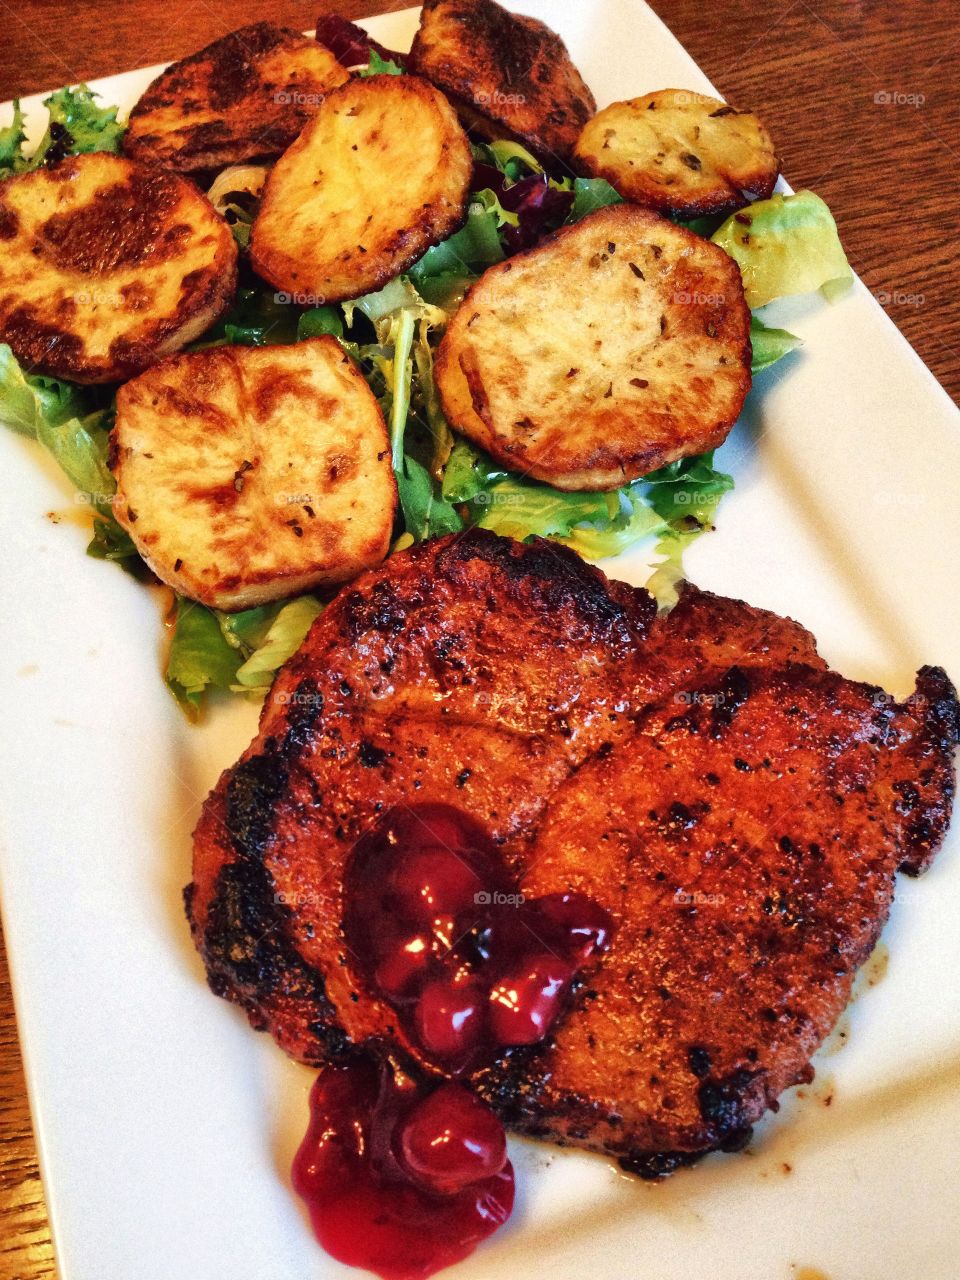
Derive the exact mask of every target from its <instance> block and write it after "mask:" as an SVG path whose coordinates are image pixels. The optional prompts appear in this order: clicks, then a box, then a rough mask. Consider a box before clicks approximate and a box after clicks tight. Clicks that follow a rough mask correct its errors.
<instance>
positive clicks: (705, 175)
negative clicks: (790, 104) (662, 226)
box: [575, 89, 780, 218]
mask: <svg viewBox="0 0 960 1280" xmlns="http://www.w3.org/2000/svg"><path fill="white" fill-rule="evenodd" d="M575 163H576V165H577V167H578V168H579V169H580V170H582V172H583V173H585V174H588V175H590V176H591V177H595V178H606V180H607V181H608V182H609V183H610V185H611V186H613V187H615V188H616V189H617V191H619V192H620V194H621V195H622V196H623V197H624V199H626V200H632V201H633V202H634V203H635V204H642V205H644V206H646V207H647V208H649V209H656V210H658V211H659V212H661V213H672V214H679V215H682V216H683V217H686V218H696V217H705V216H707V215H711V214H728V213H733V212H734V211H735V210H736V209H741V208H743V206H744V205H745V204H747V203H748V200H749V199H766V198H767V197H768V196H770V195H771V194H772V192H773V188H774V186H775V185H776V181H777V176H778V174H779V172H780V162H779V161H778V159H777V156H776V152H775V151H774V148H773V140H772V139H771V137H770V134H769V133H768V132H767V130H766V128H765V127H764V125H763V122H762V121H761V120H760V119H758V117H757V116H755V115H753V114H752V113H751V112H748V111H736V110H735V109H734V108H733V107H730V106H728V105H727V104H726V103H725V102H721V101H720V99H719V98H709V97H707V96H706V95H704V94H702V93H694V92H692V91H690V90H688V89H661V90H659V91H658V92H657V93H648V94H646V95H645V96H644V97H642V98H633V99H632V100H631V101H629V102H615V103H613V104H612V105H611V106H609V107H604V109H603V110H602V111H598V112H597V114H596V115H595V116H594V117H593V119H592V120H591V121H589V123H588V124H586V125H585V127H584V129H583V132H582V133H581V134H580V138H579V140H578V142H577V146H576V158H575Z"/></svg>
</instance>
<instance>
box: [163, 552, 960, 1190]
mask: <svg viewBox="0 0 960 1280" xmlns="http://www.w3.org/2000/svg"><path fill="white" fill-rule="evenodd" d="M957 733H958V713H957V703H956V698H955V694H954V691H953V689H952V687H951V685H950V684H949V681H948V680H947V679H946V677H945V676H944V674H943V673H942V672H940V671H938V670H936V669H932V668H930V669H927V668H925V669H924V670H923V671H921V673H920V676H919V679H918V684H917V691H916V693H915V694H914V695H913V697H912V698H911V699H908V701H907V702H906V703H904V704H897V703H895V702H893V700H891V699H890V698H889V697H888V696H887V695H886V694H884V693H883V692H882V691H881V690H878V689H875V688H872V687H870V686H867V685H862V684H856V683H853V682H851V681H847V680H844V679H843V678H842V677H840V676H838V675H836V674H835V673H833V672H831V671H828V670H827V669H826V666H825V664H824V663H823V661H822V660H821V659H820V658H819V657H818V655H817V653H816V648H815V645H814V642H813V639H812V637H811V636H810V635H809V633H807V632H805V631H804V630H803V629H802V628H801V627H800V626H798V625H797V624H796V623H794V622H791V621H789V620H787V619H783V618H779V617H777V616H776V615H774V614H770V613H765V612H763V611H762V610H757V609H753V608H751V607H749V606H748V605H745V604H743V603H741V602H739V601H735V600H726V599H723V598H721V597H716V596H711V595H709V594H707V593H704V592H700V591H698V590H696V589H695V588H693V587H690V586H688V587H686V589H685V590H684V592H683V594H682V596H681V600H680V603H679V604H678V605H677V606H676V608H675V609H674V610H673V611H672V613H670V614H669V615H667V616H665V617H663V616H657V614H656V609H655V605H654V602H653V600H652V599H651V598H650V596H649V595H647V593H646V592H644V591H642V590H636V589H633V588H631V587H628V586H625V585H624V584H622V583H616V582H610V581H608V580H607V579H605V578H604V576H603V575H602V574H601V573H600V572H599V571H597V570H596V569H593V568H590V567H588V566H587V565H585V564H584V563H583V562H582V561H580V560H579V559H578V558H577V557H576V556H575V555H573V554H572V553H570V552H568V551H566V550H564V549H562V548H559V547H557V546H555V545H553V544H550V543H546V542H541V541H535V542H533V543H530V544H527V545H520V544H518V543H514V542H511V541H509V540H506V539H501V538H497V537H495V536H494V535H492V534H486V533H482V532H473V533H470V534H467V535H463V536H457V537H451V538H445V539H439V540H436V541H433V542H430V543H427V544H423V545H421V546H419V547H416V548H414V549H412V550H411V551H409V552H407V553H402V554H400V555H397V556H394V557H393V558H392V559H391V560H390V561H388V562H387V564H385V565H384V566H382V567H381V568H379V569H377V570H374V571H372V572H370V573H368V574H366V575H364V576H363V577H362V578H361V579H359V580H358V581H357V582H356V583H355V584H354V585H353V586H352V587H350V588H347V589H346V590H345V591H343V592H342V593H341V594H340V596H338V597H337V599H336V600H335V601H334V602H333V604H332V605H331V606H330V607H329V608H328V610H327V611H326V613H325V614H324V615H323V616H322V617H321V618H320V619H319V620H318V622H317V623H316V624H315V626H314V628H313V630H312V632H311V633H310V635H309V637H308V639H307V641H306V643H305V644H304V646H303V647H302V648H301V650H300V651H299V653H298V654H297V655H296V656H295V657H294V658H293V659H292V660H291V661H290V662H289V663H288V664H287V666H286V667H285V668H284V669H283V671H282V672H281V673H280V675H279V676H278V678H277V681H276V683H275V685H274V688H273V690H272V692H271V695H270V698H269V701H268V703H267V705H266V707H265V709H264V713H263V717H262V720H261V726H260V732H259V734H258V736H257V738H256V739H255V741H254V742H253V744H252V745H251V747H250V748H249V750H248V751H247V752H246V753H245V755H244V756H243V758H242V759H241V761H240V762H239V763H238V764H237V765H236V766H235V767H234V768H232V769H230V770H228V771H227V772H226V773H225V774H224V775H223V777H222V778H221V780H220V782H219V784H218V786H217V787H216V789H215V790H214V792H213V793H212V795H211V796H210V798H209V800H208V801H207V804H206V806H205V808H204V812H203V816H202V818H201V821H200V824H199V826H198V828H197V832H196V843H195V858H194V880H193V884H192V885H191V886H190V888H189V889H188V891H187V903H188V913H189V915H190V918H191V923H192V928H193V932H194V937H195V940H196V943H197V946H198V947H199V949H200V951H201V953H202V954H203V957H204V959H205V961H206V964H207V968H208V973H209V976H210V982H211V985H212V986H213V988H214V990H215V991H217V992H218V993H219V994H221V995H224V996H227V997H228V998H230V999H232V1000H235V1001H237V1002H238V1003H240V1004H241V1005H242V1006H243V1007H244V1008H245V1010H246V1011H247V1014H248V1016H249V1017H250V1020H251V1022H252V1023H253V1024H254V1025H255V1026H257V1027H261V1028H267V1029H269V1030H270V1031H271V1032H272V1033H273V1035H274V1036H275V1037H276V1038H277V1040H278V1041H279V1042H280V1044H281V1045H282V1046H283V1048H284V1049H286V1050H287V1052H289V1053H291V1054H292V1055H293V1056H295V1057H297V1058H299V1059H300V1060H301V1061H304V1062H308V1063H316V1064H319V1063H322V1062H325V1061H327V1060H329V1059H330V1058H331V1057H334V1056H336V1055H337V1054H338V1053H340V1052H342V1051H343V1050H345V1049H346V1048H348V1047H349V1046H350V1045H351V1044H357V1043H363V1042H369V1041H375V1042H380V1043H387V1044H389V1045H390V1046H391V1047H392V1048H394V1049H400V1050H402V1051H404V1052H406V1053H407V1055H409V1056H410V1057H411V1058H416V1057H417V1051H416V1049H415V1046H413V1045H412V1044H410V1043H409V1042H408V1041H406V1039H405V1037H404V1034H403V1032H402V1030H401V1029H400V1028H398V1027H397V1025H396V1017H395V1014H394V1013H393V1011H392V1010H391V1009H390V1007H389V1006H387V1005H385V1004H383V1003H381V1002H380V1001H379V1000H377V999H375V998H374V997H373V995H372V994H371V993H370V991H369V990H368V989H366V988H365V986H364V984H363V983H362V981H361V980H360V978H359V977H358V969H357V966H356V965H355V964H354V963H353V962H352V960H351V956H350V954H349V952H348V949H347V947H346V945H345V942H344V938H343V933H342V885H343V873H344V867H345V865H346V862H347V860H348V858H349V856H350V852H351V849H352V847H353V845H354V843H355V842H356V840H357V838H358V836H359V835H360V834H361V833H362V832H364V831H365V830H367V829H369V827H370V826H371V825H372V824H373V823H375V822H376V820H377V817H378V815H379V814H381V813H383V812H384V811H386V810H387V809H389V808H390V807H391V806H393V805H396V804H402V803H407V804H409V803H414V802H416V801H424V802H439V803H446V804H452V805H456V806H458V807H460V808H461V809H463V810H465V811H467V812H468V813H469V814H471V815H472V816H473V817H475V818H477V819H478V820H479V821H481V822H482V823H484V824H485V825H486V827H487V828H488V830H489V831H490V833H491V835H492V837H493V839H494V840H495V841H496V842H497V844H498V845H500V846H501V847H502V849H503V852H504V856H505V858H506V860H507V861H508V863H509V865H510V867H511V870H512V871H513V872H514V873H515V874H517V875H518V876H520V877H521V879H522V881H523V887H524V891H525V892H527V893H530V894H540V893H547V892H552V891H555V890H557V889H563V890H566V889H568V888H575V889H579V890H583V891H585V892H587V893H589V894H590V895H591V896H593V897H595V898H596V899H597V900H598V901H599V902H600V903H601V904H602V905H603V906H605V907H606V908H607V909H608V910H609V911H610V913H611V914H612V916H613V917H614V919H615V921H616V925H617V929H616V933H615V935H614V940H613V944H612V946H611V949H610V951H609V952H608V953H607V954H606V955H605V956H604V957H603V959H602V960H601V961H599V962H598V964H597V966H596V968H595V969H594V970H593V971H592V972H589V973H588V974H587V975H586V979H585V984H583V985H581V987H580V989H579V991H578V993H577V995H576V997H575V1004H576V1006H577V1007H576V1008H575V1009H574V1010H573V1011H572V1012H571V1013H570V1015H569V1016H568V1017H567V1018H566V1020H565V1021H564V1022H563V1023H562V1024H561V1025H560V1026H559V1027H558V1029H557V1030H556V1031H555V1033H554V1035H553V1037H552V1038H551V1039H550V1040H548V1041H546V1042H545V1043H544V1044H543V1045H540V1046H536V1047H534V1048H533V1049H525V1050H513V1051H511V1052H509V1053H507V1054H506V1055H505V1056H504V1057H503V1058H502V1059H501V1060H500V1061H499V1062H497V1063H496V1064H495V1065H494V1066H492V1067H490V1068H488V1069H486V1070H485V1071H484V1072H483V1073H481V1074H480V1075H478V1076H477V1077H476V1079H475V1081H474V1083H475V1086H476V1087H477V1088H478V1089H480V1090H481V1091H482V1092H483V1093H484V1094H485V1096H487V1097H488V1098H489V1099H490V1101H491V1102H492V1103H493V1104H494V1105H495V1107H496V1108H497V1109H498V1111H499V1112H500V1113H501V1115H502V1116H503V1117H504V1118H505V1120H506V1121H507V1122H508V1123H510V1124H511V1125H512V1126H514V1127H515V1128H517V1129H520V1130H524V1131H527V1132H530V1133H535V1134H539V1135H542V1136H547V1137H551V1138H554V1139H556V1140H558V1141H562V1142H568V1143H574V1144H577V1145H580V1146H585V1147H589V1148H592V1149H596V1150H602V1151H606V1152H609V1153H612V1154H614V1155H616V1156H618V1157H620V1158H622V1159H623V1160H624V1161H625V1163H627V1164H628V1166H629V1167H633V1168H635V1169H638V1170H639V1171H642V1172H643V1171H646V1172H651V1171H652V1172H663V1171H665V1170H667V1169H669V1168H671V1167H673V1166H674V1165H675V1164H676V1163H680V1162H683V1161H685V1160H689V1159H691V1158H694V1157H695V1155H696V1154H698V1153H702V1152H703V1151H705V1150H709V1149H712V1148H715V1147H717V1146H724V1145H725V1146H730V1145H731V1144H736V1143H737V1142H740V1141H742V1140H743V1137H744V1135H745V1134H746V1133H747V1132H748V1127H749V1125H750V1124H751V1123H752V1122H753V1121H754V1120H756V1119H757V1118H758V1117H759V1116H760V1115H761V1114H762V1113H763V1111H764V1110H765V1108H766V1107H768V1106H770V1105H771V1104H773V1103H774V1102H775V1099H776V1097H777V1095H778V1094H779V1093H780V1092H781V1091H782V1090H783V1089H784V1088H785V1087H787V1086H788V1085H789V1084H791V1083H793V1082H795V1081H796V1080H797V1079H798V1078H800V1077H801V1076H802V1075H803V1074H804V1073H805V1072H806V1071H807V1064H808V1062H809V1058H810V1055H811V1054H812V1053H813V1051H814V1050H815V1048H816V1047H817V1045H818V1044H819V1043H820V1041H821V1040H822V1039H823V1037H824V1036H825V1035H826V1033H827V1032H828V1030H829V1029H830V1027H831V1025H832V1024H833V1022H834V1021H835V1020H836V1018H837V1016H838V1015H839V1013H840V1011H841V1009H842V1007H843V1005H844V1003H845V1002H846V999H847V997H848V995H849V989H850V983H851V980H852V977H853V974H854V973H855V971H856V968H857V967H858V965H860V964H861V963H862V962H863V960H864V959H865V958H866V956H867V954H868V953H869V951H870V948H871V947H872V945H873V943H874V942H875V940H876V937H877V935H878V933H879V931H880V929H881V927H882V925H883V922H884V920H885V919H886V916H887V912H888V910H889V906H890V901H891V898H892V893H893V882H894V873H895V872H896V870H897V869H898V867H900V868H903V869H906V870H909V871H919V870H922V869H923V867H924V866H925V865H926V864H927V863H928V862H929V860H930V858H931V857H932V855H933V853H934V852H935V850H936V847H937V845H938V843H939V841H940V839H941V837H942V834H943V831H944V829H945V825H946V821H947V817H948V814H949V807H950V801H951V798H952V790H953V765H952V749H953V746H954V744H955V742H956V740H957Z"/></svg>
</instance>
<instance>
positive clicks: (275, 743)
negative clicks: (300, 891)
mask: <svg viewBox="0 0 960 1280" xmlns="http://www.w3.org/2000/svg"><path fill="white" fill-rule="evenodd" d="M322 706H323V697H322V695H321V694H320V692H319V690H318V689H317V686H316V684H315V683H314V682H313V681H310V680H304V681H302V682H301V683H300V684H299V685H298V686H297V689H296V692H295V696H294V703H293V711H292V714H291V716H290V718H289V720H288V725H287V732H286V734H285V735H284V737H283V738H282V739H281V740H277V739H269V740H268V742H267V743H266V744H265V746H266V749H265V750H264V751H263V752H262V753H260V754H258V755H254V756H250V757H249V758H248V759H246V760H244V761H243V762H242V763H241V764H240V765H238V766H237V768H236V769H235V770H234V773H233V776H232V777H231V779H230V783H229V785H228V787H227V792H226V824H227V829H228V830H229V833H230V840H231V844H232V847H233V853H234V858H233V860H232V861H230V862H226V863H225V864H224V865H223V866H222V867H221V868H220V871H219V873H218V875H217V879H216V890H215V894H214V897H213V900H212V902H211V904H210V907H209V910H208V912H207V920H206V927H205V929H204V931H203V948H204V953H205V955H206V957H207V960H208V964H209V965H210V968H211V980H212V981H211V985H212V986H213V987H214V990H217V989H218V987H219V988H220V990H219V991H218V994H224V992H225V991H226V990H227V989H229V988H231V987H239V988H240V990H241V991H243V990H244V989H249V990H250V991H252V992H255V993H257V996H258V998H259V996H260V995H262V994H263V993H273V992H275V991H277V990H278V989H280V988H281V987H282V988H283V989H284V992H285V995H286V996H287V998H290V997H292V998H293V999H295V1000H300V1001H303V1002H305V1003H307V1004H309V1005H310V1006H312V1007H313V1008H314V1009H315V1011H316V1012H317V1013H318V1014H319V1015H320V1016H319V1017H317V1018H316V1019H314V1020H313V1021H312V1022H311V1031H312V1033H313V1034H314V1035H315V1036H316V1037H318V1038H319V1040H320V1043H321V1044H322V1047H323V1051H324V1052H325V1053H326V1054H328V1055H336V1054H338V1053H340V1052H341V1051H343V1050H344V1049H345V1048H346V1047H347V1045H348V1044H349V1040H348V1037H347V1036H346V1035H344V1034H343V1032H342V1031H340V1029H339V1028H338V1027H337V1026H336V1023H335V1021H334V1020H333V1018H332V1014H333V1012H334V1011H333V1008H332V1006H331V1004H330V1002H329V1000H328V999H327V994H326V984H325V982H324V979H323V975H322V974H321V973H320V972H319V971H318V970H317V969H315V968H314V967H312V966H311V965H308V964H306V963H305V961H304V960H303V957H302V956H301V955H300V953H299V952H298V950H297V948H296V946H295V944H294V942H293V941H292V937H293V934H294V928H293V925H294V920H293V913H292V911H291V909H290V907H289V906H288V905H286V903H284V902H283V901H282V900H281V895H280V894H278V892H277V887H276V884H275V883H274V880H273V877H272V876H271V874H270V872H269V870H268V868H267V866H266V864H265V861H264V859H265V856H266V854H267V850H268V848H269V846H270V844H271V841H272V839H273V835H274V831H273V813H274V808H275V806H276V804H277V802H278V801H279V799H280V797H281V795H282V794H283V792H284V790H285V788H286V786H287V784H288V782H289V779H290V770H291V768H292V767H293V766H294V764H295V763H296V760H297V758H298V756H299V755H300V753H301V752H302V751H303V749H304V748H305V747H306V746H307V744H308V742H309V739H310V732H311V730H312V727H313V725H314V724H315V722H316V719H317V717H318V716H319V714H320V712H321V710H322ZM193 896H194V895H193V894H192V893H190V894H189V896H188V895H185V904H186V908H187V915H188V917H189V918H190V919H191V921H193V911H192V908H193ZM243 1003H245V1005H246V1007H247V1009H248V1012H250V1011H251V1009H253V1008H254V1007H255V1006H254V1004H252V1003H250V1002H248V1001H243Z"/></svg>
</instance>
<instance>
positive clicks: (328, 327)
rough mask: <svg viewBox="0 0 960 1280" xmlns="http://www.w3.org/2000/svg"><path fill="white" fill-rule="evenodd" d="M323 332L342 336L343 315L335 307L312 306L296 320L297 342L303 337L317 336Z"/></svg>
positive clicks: (336, 336) (337, 336)
mask: <svg viewBox="0 0 960 1280" xmlns="http://www.w3.org/2000/svg"><path fill="white" fill-rule="evenodd" d="M323 334H331V335H332V336H333V337H334V338H338V339H342V338H343V317H342V316H341V315H340V312H339V310H338V309H337V308H336V307H312V308H311V309H310V310H309V311H304V312H303V314H302V315H301V316H300V317H299V319H298V320H297V341H298V342H302V341H303V340H304V338H319V337H321V336H322V335H323Z"/></svg>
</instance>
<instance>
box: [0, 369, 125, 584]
mask: <svg viewBox="0 0 960 1280" xmlns="http://www.w3.org/2000/svg"><path fill="white" fill-rule="evenodd" d="M89 409H90V396H89V393H87V392H85V391H84V389H83V388H82V387H76V386H74V385H72V384H71V383H69V382H61V381H60V380H59V379H58V378H46V377H41V376H38V375H36V374H25V373H24V372H23V370H22V369H21V367H20V364H19V363H18V361H17V359H16V357H15V356H14V354H13V352H12V351H11V350H10V348H9V347H8V346H7V345H6V344H0V422H4V423H6V425H7V426H9V427H11V428H12V429H13V430H14V431H17V432H19V434H20V435H25V436H31V437H32V438H33V439H34V440H36V441H37V442H38V443H39V444H42V445H43V447H44V448H45V449H46V450H47V451H48V453H49V454H50V455H51V457H53V458H54V460H55V461H56V462H57V464H58V465H59V467H60V469H61V470H62V471H63V473H64V474H65V475H66V477H67V479H68V480H69V481H70V483H71V484H72V485H73V487H74V490H75V498H76V500H77V501H79V502H84V503H87V504H88V505H89V506H90V509H91V515H92V516H93V540H92V541H91V543H90V545H89V547H88V548H87V554H88V555H91V556H94V557H95V558H96V559H98V560H113V561H116V562H117V563H118V564H120V565H121V566H122V567H123V568H125V569H127V570H129V571H130V572H131V573H133V574H134V575H135V576H136V577H139V578H145V577H149V576H150V574H149V570H148V569H147V568H146V566H145V565H144V563H143V561H142V560H141V559H140V555H139V553H138V552H137V549H136V547H135V546H134V545H133V541H132V539H131V538H130V535H129V534H128V533H127V532H126V531H125V530H124V529H123V528H122V527H121V526H120V525H119V524H118V523H117V520H116V517H115V516H114V514H113V505H112V504H113V495H114V493H115V491H116V483H115V481H114V478H113V475H112V473H111V471H110V468H109V467H108V466H107V453H108V450H109V447H110V428H111V427H112V426H113V411H112V409H97V410H94V411H93V412H90V411H89Z"/></svg>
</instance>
